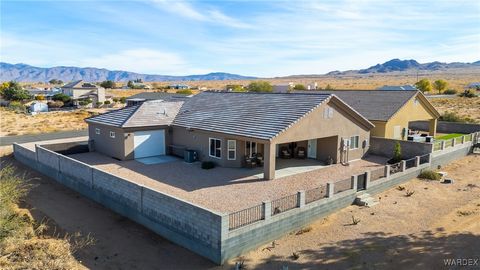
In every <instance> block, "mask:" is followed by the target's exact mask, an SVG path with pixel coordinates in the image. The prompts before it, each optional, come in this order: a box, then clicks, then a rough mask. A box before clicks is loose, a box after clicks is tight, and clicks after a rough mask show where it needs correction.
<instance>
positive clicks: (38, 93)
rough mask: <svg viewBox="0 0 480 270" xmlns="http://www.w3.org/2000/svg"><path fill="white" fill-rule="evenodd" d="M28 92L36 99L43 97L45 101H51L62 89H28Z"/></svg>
mask: <svg viewBox="0 0 480 270" xmlns="http://www.w3.org/2000/svg"><path fill="white" fill-rule="evenodd" d="M27 91H28V93H30V95H32V96H33V97H34V98H35V97H38V96H43V97H44V98H45V100H51V99H52V97H53V96H54V95H55V94H58V93H60V92H61V89H59V88H52V89H50V90H45V89H39V88H31V89H27Z"/></svg>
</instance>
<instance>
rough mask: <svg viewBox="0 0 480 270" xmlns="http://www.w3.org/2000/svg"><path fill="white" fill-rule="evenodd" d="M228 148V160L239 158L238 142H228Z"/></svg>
mask: <svg viewBox="0 0 480 270" xmlns="http://www.w3.org/2000/svg"><path fill="white" fill-rule="evenodd" d="M227 148H228V157H227V159H228V160H235V159H236V158H237V141H235V140H228V141H227Z"/></svg>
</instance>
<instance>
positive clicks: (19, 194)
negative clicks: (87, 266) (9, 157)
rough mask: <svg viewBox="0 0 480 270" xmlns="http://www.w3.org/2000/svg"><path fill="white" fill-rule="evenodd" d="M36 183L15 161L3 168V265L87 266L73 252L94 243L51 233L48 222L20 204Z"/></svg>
mask: <svg viewBox="0 0 480 270" xmlns="http://www.w3.org/2000/svg"><path fill="white" fill-rule="evenodd" d="M30 188H32V185H31V184H30V183H29V181H28V180H27V179H26V177H25V176H22V175H18V174H16V172H15V168H14V167H13V166H11V165H5V164H2V169H1V170H0V268H1V269H84V267H83V266H82V265H81V264H79V262H78V261H77V260H76V259H75V257H74V256H73V255H74V254H75V252H77V251H78V250H79V249H82V248H84V247H86V246H88V245H91V244H93V239H92V238H91V237H89V236H88V237H82V236H81V235H80V234H75V235H63V236H61V237H60V235H58V234H55V235H54V237H52V236H51V235H49V233H48V232H49V231H51V230H50V228H49V226H48V225H47V223H46V222H37V221H35V220H34V218H33V217H32V215H31V213H30V211H29V210H28V209H24V208H20V207H19V205H20V204H21V203H22V202H23V198H24V197H25V196H26V195H27V193H28V192H29V190H30Z"/></svg>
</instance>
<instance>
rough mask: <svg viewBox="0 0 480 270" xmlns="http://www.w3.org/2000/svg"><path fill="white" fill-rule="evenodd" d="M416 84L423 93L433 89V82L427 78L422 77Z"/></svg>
mask: <svg viewBox="0 0 480 270" xmlns="http://www.w3.org/2000/svg"><path fill="white" fill-rule="evenodd" d="M415 86H416V87H417V89H418V90H420V91H422V92H423V93H425V92H430V91H432V84H431V83H430V81H429V80H427V79H421V80H420V81H418V82H416V83H415Z"/></svg>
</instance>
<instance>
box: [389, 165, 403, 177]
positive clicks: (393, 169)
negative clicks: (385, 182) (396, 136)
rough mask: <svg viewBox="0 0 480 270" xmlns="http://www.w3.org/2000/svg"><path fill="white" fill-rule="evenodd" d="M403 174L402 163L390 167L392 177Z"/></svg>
mask: <svg viewBox="0 0 480 270" xmlns="http://www.w3.org/2000/svg"><path fill="white" fill-rule="evenodd" d="M399 172H402V162H398V163H395V164H391V165H390V175H393V174H396V173H399Z"/></svg>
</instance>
